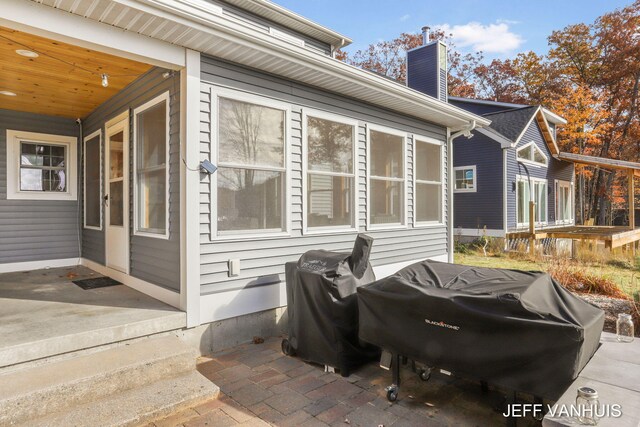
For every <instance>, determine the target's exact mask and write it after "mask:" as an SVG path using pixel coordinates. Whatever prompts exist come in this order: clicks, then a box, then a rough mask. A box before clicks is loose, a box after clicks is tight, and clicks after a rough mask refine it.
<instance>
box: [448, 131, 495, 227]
mask: <svg viewBox="0 0 640 427" xmlns="http://www.w3.org/2000/svg"><path fill="white" fill-rule="evenodd" d="M453 166H454V167H458V166H476V188H477V191H476V192H475V193H454V200H453V215H454V221H453V227H454V229H457V228H471V229H482V228H484V227H487V229H490V230H502V229H504V223H503V216H504V215H503V211H504V204H503V198H502V195H503V193H504V184H503V183H504V177H503V173H502V170H503V158H502V148H501V147H500V144H499V143H498V142H496V141H494V140H492V139H490V138H489V137H487V136H486V135H483V134H481V133H478V132H474V134H473V138H471V139H467V138H458V139H456V140H455V141H454V143H453ZM454 179H455V177H454ZM454 233H455V230H454Z"/></svg>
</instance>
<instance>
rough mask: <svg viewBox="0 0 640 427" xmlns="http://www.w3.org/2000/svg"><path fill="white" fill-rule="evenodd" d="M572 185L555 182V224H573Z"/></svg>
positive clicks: (567, 182)
mask: <svg viewBox="0 0 640 427" xmlns="http://www.w3.org/2000/svg"><path fill="white" fill-rule="evenodd" d="M572 187H573V184H572V183H571V182H569V181H556V222H560V223H570V222H573V191H571V190H572Z"/></svg>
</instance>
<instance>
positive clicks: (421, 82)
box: [407, 27, 447, 102]
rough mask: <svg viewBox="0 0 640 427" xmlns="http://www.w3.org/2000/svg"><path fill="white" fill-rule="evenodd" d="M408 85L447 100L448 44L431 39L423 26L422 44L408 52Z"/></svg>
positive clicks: (426, 28)
mask: <svg viewBox="0 0 640 427" xmlns="http://www.w3.org/2000/svg"><path fill="white" fill-rule="evenodd" d="M407 86H409V87H410V88H411V89H415V90H418V91H420V92H422V93H425V94H427V95H430V96H433V97H434V98H438V99H439V100H441V101H443V102H447V46H446V45H445V44H444V43H442V42H441V41H439V40H434V41H431V40H430V34H429V27H422V46H419V47H417V48H415V49H411V50H410V51H408V52H407Z"/></svg>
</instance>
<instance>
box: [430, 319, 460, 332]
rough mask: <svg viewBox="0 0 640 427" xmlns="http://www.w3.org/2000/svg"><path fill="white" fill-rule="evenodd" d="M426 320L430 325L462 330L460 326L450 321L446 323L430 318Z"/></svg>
mask: <svg viewBox="0 0 640 427" xmlns="http://www.w3.org/2000/svg"><path fill="white" fill-rule="evenodd" d="M424 321H425V322H426V323H427V324H429V325H433V326H440V327H441V328H447V329H453V330H454V331H459V330H460V326H455V325H449V324H448V323H444V322H434V321H433V320H429V319H424Z"/></svg>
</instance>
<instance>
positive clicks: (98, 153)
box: [84, 131, 102, 230]
mask: <svg viewBox="0 0 640 427" xmlns="http://www.w3.org/2000/svg"><path fill="white" fill-rule="evenodd" d="M101 135H102V132H101V131H97V132H94V133H92V134H91V135H89V136H87V137H86V138H85V139H84V227H85V228H93V229H97V230H100V229H102V168H101V166H102V145H101V144H102V142H101Z"/></svg>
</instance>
